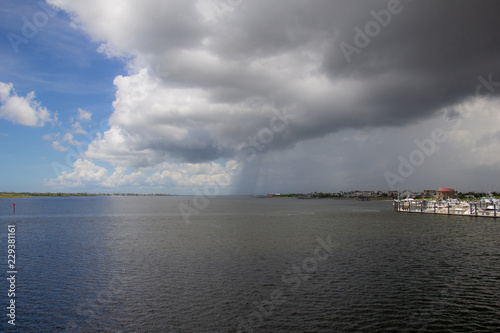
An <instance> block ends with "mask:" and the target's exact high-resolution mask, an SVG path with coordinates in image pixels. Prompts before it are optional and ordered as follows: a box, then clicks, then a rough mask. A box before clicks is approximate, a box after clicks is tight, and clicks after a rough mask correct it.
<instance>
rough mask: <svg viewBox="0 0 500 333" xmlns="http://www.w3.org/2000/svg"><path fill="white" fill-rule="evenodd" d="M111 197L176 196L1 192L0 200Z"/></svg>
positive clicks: (163, 195)
mask: <svg viewBox="0 0 500 333" xmlns="http://www.w3.org/2000/svg"><path fill="white" fill-rule="evenodd" d="M110 196H129V197H171V196H177V195H176V194H161V193H147V194H141V193H62V192H58V193H52V192H45V193H38V192H0V199H19V198H49V197H50V198H52V197H54V198H58V197H110Z"/></svg>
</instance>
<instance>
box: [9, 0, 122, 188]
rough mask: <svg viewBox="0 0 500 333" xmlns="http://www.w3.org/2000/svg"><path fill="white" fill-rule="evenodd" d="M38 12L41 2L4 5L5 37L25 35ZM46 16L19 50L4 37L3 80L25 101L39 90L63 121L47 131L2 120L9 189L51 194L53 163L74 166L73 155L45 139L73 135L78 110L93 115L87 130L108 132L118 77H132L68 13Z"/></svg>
mask: <svg viewBox="0 0 500 333" xmlns="http://www.w3.org/2000/svg"><path fill="white" fill-rule="evenodd" d="M37 12H43V13H45V12H44V11H43V8H42V7H41V6H40V5H39V4H37V3H36V2H35V1H17V0H16V1H4V2H3V3H2V8H1V9H0V15H1V19H0V22H1V23H0V24H1V25H0V34H1V35H2V36H4V37H7V36H8V34H9V33H14V34H16V35H17V36H20V37H23V36H24V35H23V30H22V28H23V25H24V21H23V17H25V18H28V19H31V20H32V18H33V15H34V14H35V13H37ZM45 17H49V19H48V22H47V24H46V25H43V26H41V27H40V28H38V32H37V33H36V34H35V35H34V36H33V37H32V38H29V39H27V40H28V42H27V43H21V44H19V45H15V46H13V44H12V43H11V42H10V40H9V39H8V37H7V38H2V39H1V48H0V50H1V51H0V52H1V55H0V56H1V59H2V64H1V65H0V66H1V67H0V68H1V69H0V70H1V78H2V79H1V81H2V82H4V83H12V84H13V87H14V89H15V94H16V95H18V96H21V97H25V96H26V95H27V94H28V93H30V92H31V91H34V92H35V95H36V97H35V98H34V100H36V101H37V102H39V103H40V104H41V106H43V107H45V108H47V109H48V110H49V111H50V112H52V113H57V117H58V120H57V121H56V122H54V123H50V124H46V125H45V126H42V127H29V126H23V125H20V124H16V123H13V122H12V121H9V120H6V119H2V120H0V133H1V134H0V135H1V137H0V140H2V145H1V148H0V149H1V150H0V155H1V156H2V161H3V163H1V164H0V173H1V174H2V184H1V186H2V190H3V191H48V190H51V189H50V188H49V187H47V186H46V185H45V184H44V181H45V180H48V179H51V178H55V177H56V176H57V175H56V174H55V172H54V170H53V169H54V168H53V167H52V164H53V163H54V162H58V163H60V164H61V165H63V166H65V167H67V168H70V167H72V163H68V162H67V157H68V156H69V154H68V153H67V152H61V151H58V150H55V149H53V148H52V142H51V141H48V140H44V139H43V137H44V136H46V135H54V134H59V135H64V134H65V133H67V132H68V131H70V130H71V124H72V121H71V120H72V119H73V118H77V116H78V109H83V110H86V111H88V112H90V113H92V120H91V121H89V122H86V123H85V124H84V128H85V130H86V131H89V132H90V131H92V130H96V129H97V130H99V131H101V126H102V125H104V126H106V128H105V129H107V123H106V120H107V119H108V118H109V116H110V115H111V112H112V107H111V103H112V101H113V100H114V93H115V91H114V86H113V79H114V78H115V76H116V75H118V74H123V73H126V69H125V68H124V67H125V64H124V63H123V61H121V60H117V59H108V58H106V57H103V56H102V55H100V54H98V53H97V52H96V48H97V45H96V43H93V42H92V41H91V40H90V38H89V37H88V36H86V35H85V34H84V33H82V32H81V31H79V30H77V29H72V28H69V22H70V19H69V17H68V15H66V14H65V13H64V12H62V11H59V12H57V15H56V16H55V17H50V16H49V15H46V16H45ZM42 22H43V21H42ZM28 36H30V35H28ZM16 48H17V50H18V52H16ZM101 121H104V122H103V123H102V124H100V122H101ZM73 123H74V121H73ZM75 139H76V140H82V141H89V138H88V137H87V135H83V134H75ZM92 139H93V138H92ZM65 146H66V147H67V149H75V150H76V147H74V146H71V145H65Z"/></svg>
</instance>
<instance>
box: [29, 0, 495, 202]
mask: <svg viewBox="0 0 500 333" xmlns="http://www.w3.org/2000/svg"><path fill="white" fill-rule="evenodd" d="M49 2H50V3H51V4H53V5H56V6H58V7H59V8H60V9H62V10H64V11H66V12H68V13H70V14H71V15H72V18H73V24H74V28H76V29H81V30H83V31H85V32H86V33H87V34H88V35H89V36H90V37H91V38H92V40H94V41H95V42H96V43H97V44H98V45H100V46H99V48H98V50H99V52H101V53H102V54H103V56H107V57H119V58H122V59H123V60H124V61H125V62H127V65H128V68H129V74H128V75H126V76H118V77H116V78H115V81H114V84H115V86H116V90H117V91H116V100H115V101H114V103H113V108H114V112H113V114H112V116H111V118H110V119H109V124H110V126H111V128H110V129H109V130H108V131H106V132H105V133H104V134H103V135H102V136H100V137H98V138H97V139H96V140H94V141H93V142H92V143H91V144H90V145H89V146H88V148H87V150H86V151H85V153H84V155H83V157H84V158H85V159H89V160H93V161H101V162H109V163H110V164H111V165H113V166H114V167H117V168H122V169H119V170H123V168H133V169H134V170H139V169H141V168H152V169H154V170H156V171H157V172H158V174H162V172H163V171H162V170H164V168H167V169H168V168H171V167H169V166H172V165H174V164H175V165H177V166H176V168H178V166H179V165H183V164H182V163H187V164H185V165H189V166H192V165H196V164H199V163H202V164H200V165H210V164H206V163H210V162H214V161H219V162H220V161H224V162H221V163H222V165H224V163H227V162H230V164H229V165H230V167H228V168H230V169H231V170H233V171H234V166H235V163H236V162H233V161H232V160H238V161H239V163H240V167H241V168H242V170H243V172H242V178H241V179H240V188H245V189H246V190H245V191H247V192H248V191H249V192H252V191H265V190H270V191H271V190H273V189H275V190H277V191H284V190H286V189H289V190H291V191H293V190H300V189H310V190H314V189H312V188H311V187H312V185H311V184H327V185H328V186H329V188H331V190H338V188H332V187H334V185H335V184H339V186H349V184H351V185H352V186H357V187H359V186H360V184H361V183H363V184H366V186H371V187H372V188H373V187H382V189H387V187H388V183H387V179H386V178H387V177H385V178H384V174H385V173H386V172H387V171H388V170H389V171H391V172H392V173H393V174H395V175H397V176H399V177H400V178H398V179H399V183H401V185H402V184H403V182H402V181H401V178H403V179H404V180H407V179H409V178H410V176H405V175H401V172H399V173H398V171H397V167H398V163H400V161H399V160H398V155H400V154H402V155H404V157H405V158H408V154H410V152H411V151H412V149H415V146H414V140H415V139H417V138H418V139H420V140H423V139H425V138H428V137H432V134H431V133H432V130H433V129H434V128H436V127H439V126H440V128H441V127H442V128H443V129H444V130H446V131H447V133H448V135H447V136H446V140H444V141H446V144H448V145H450V146H449V147H448V148H447V151H441V152H440V154H441V155H440V156H441V159H440V163H441V164H439V163H437V161H435V160H433V158H434V159H435V156H437V155H438V154H434V152H433V153H432V154H428V155H426V156H425V158H426V159H427V162H426V163H425V164H426V166H425V168H424V167H422V168H420V169H419V170H420V171H418V170H417V171H418V172H417V171H416V172H417V173H416V174H418V173H419V172H420V173H422V172H423V171H422V170H429V171H430V170H432V168H431V167H430V166H431V165H432V166H436V167H438V168H440V167H441V168H443V166H449V165H450V162H451V160H450V159H453V156H450V155H449V152H450V151H456V152H457V154H458V156H460V158H464V159H467V161H468V160H469V159H468V158H467V156H474V157H475V162H470V163H472V164H478V165H464V168H466V169H467V168H468V170H472V168H483V169H485V172H486V171H487V172H486V173H485V174H487V175H493V174H494V172H497V171H498V168H499V162H500V161H498V158H497V157H494V156H495V155H498V153H499V151H498V149H497V148H496V143H497V142H498V138H499V134H498V133H500V132H499V130H500V128H499V127H500V126H498V124H499V122H498V116H497V115H496V113H495V112H491V110H492V109H494V106H496V105H497V102H496V99H497V96H498V94H499V91H500V90H499V89H498V88H499V87H500V83H496V82H500V43H498V40H497V33H498V31H500V20H498V12H499V10H500V4H499V3H498V1H450V0H449V1H410V0H401V1H400V2H399V1H363V2H362V1H290V0H286V1H284V0H283V1H280V0H273V1H255V0H252V1H250V0H240V1H210V0H199V1H186V0H179V1H153V0H146V1H135V0H120V1H101V0H85V1H83V0H71V1H70V0H50V1H49ZM443 115H445V116H444V118H443ZM478 115H480V116H481V117H480V119H483V122H478V120H477V119H476V117H477V116H478ZM464 117H468V119H474V122H472V121H471V122H464V123H460V124H458V123H450V121H451V120H453V119H459V120H460V119H461V118H464ZM471 117H472V118H471ZM484 117H487V118H484ZM39 118H40V117H39ZM40 119H42V118H40ZM443 119H446V120H447V121H448V122H447V123H446V122H445V123H443V122H442V121H443ZM485 119H486V120H485ZM32 121H33V122H35V120H34V119H33V120H32ZM39 121H40V120H39ZM440 122H441V123H440ZM422 124H425V126H426V127H415V126H423V125H422ZM457 124H458V125H457ZM412 126H413V127H412ZM485 126H486V129H485V130H483V129H484V128H485ZM406 129H408V130H406ZM412 131H413V133H412ZM410 133H412V134H410ZM480 133H481V136H482V137H483V139H481V140H479V139H478V136H479V134H480ZM396 135H398V136H396ZM405 135H408V137H407V138H405ZM397 141H401V142H402V143H401V145H399V144H398V143H397ZM444 141H443V142H442V143H444ZM353 145H354V146H353ZM464 145H465V146H464ZM488 147H489V148H488ZM462 148H463V149H462ZM436 149H437V148H436ZM485 149H486V151H485ZM488 149H489V150H488ZM388 150H389V151H390V153H388V152H387V151H388ZM430 155H433V156H430ZM304 159H307V161H308V162H307V163H308V164H306V163H305V162H304ZM82 161H83V160H82ZM82 161H80V162H79V167H82V166H84V165H85V163H87V162H88V161H87V160H85V161H87V162H85V163H83V162H82ZM309 161H314V164H315V166H314V167H313V170H316V169H317V171H315V172H317V173H318V174H320V175H322V177H324V176H325V175H330V176H331V177H332V178H331V179H333V180H328V181H326V182H322V181H321V179H316V180H314V179H311V180H310V181H307V180H305V179H304V177H302V175H304V172H303V171H300V170H298V171H297V170H296V172H292V171H291V170H290V168H288V167H287V166H289V165H290V163H293V164H294V165H295V166H297V167H299V169H300V168H311V166H310V165H311V163H312V162H309ZM88 163H91V162H88ZM171 163H174V164H171ZM203 163H204V164H203ZM419 163H420V162H419ZM436 163H437V164H436ZM421 164H423V163H421ZM301 165H302V166H301ZM360 166H363V167H360ZM367 166H368V167H367ZM419 166H420V165H419ZM162 168H163V169H162ZM277 169H278V170H284V172H279V173H278V174H275V170H277ZM348 171H350V172H348ZM96 172H100V173H99V177H105V175H104V171H103V170H101V169H99V170H97V171H96ZM209 173H210V172H209ZM263 173H264V174H265V175H263ZM450 173H451V171H449V173H448V174H450ZM136 175H137V174H136ZM411 176H413V174H412V175H411ZM421 176H422V177H425V175H421ZM427 176H428V178H427V179H431V180H433V181H435V182H440V181H441V182H442V181H443V180H447V181H448V179H446V178H441V179H439V177H437V179H433V178H434V177H435V175H434V176H433V175H427ZM455 176H456V178H450V179H449V181H450V182H453V180H455V181H456V180H458V179H460V178H461V177H460V175H459V173H457V174H456V175H455ZM65 177H66V178H71V175H69V174H66V175H65ZM307 177H309V178H310V177H312V176H311V175H310V174H309V173H308V176H307ZM307 177H306V178H307ZM356 177H357V178H358V179H363V182H360V181H352V182H349V181H348V179H351V178H353V179H355V178H356ZM365 177H367V178H368V179H364V178H365ZM374 177H376V178H377V179H376V180H374ZM266 178H267V179H270V178H272V179H274V180H277V179H278V180H279V181H276V182H275V185H274V187H273V188H269V187H266V186H264V184H265V183H268V184H269V181H264V179H266ZM462 178H463V177H462ZM103 179H104V178H103ZM149 179H150V180H151V178H149ZM298 179H299V180H298ZM59 180H60V181H62V178H61V179H59ZM257 180H258V181H257ZM107 181H109V179H108V180H107ZM53 182H56V183H57V180H53ZM258 182H261V183H262V184H263V185H262V186H258V185H256V184H257V183H258ZM291 182H295V184H297V186H296V187H293V186H289V185H286V184H290V183H291ZM297 182H298V183H297ZM301 182H304V184H301ZM251 184H253V185H251ZM393 184H395V183H394V182H393ZM410 184H411V183H410ZM414 184H418V182H415V183H414ZM428 184H431V182H429V183H428ZM389 185H390V184H389ZM406 185H408V183H406V184H405V185H402V186H406ZM439 185H442V184H441V183H440V184H438V185H436V186H435V187H438V186H439ZM460 185H461V186H464V187H467V186H471V185H470V184H466V183H460ZM252 186H253V187H252ZM384 186H385V188H384ZM449 186H453V184H449ZM318 190H328V189H327V188H322V189H318Z"/></svg>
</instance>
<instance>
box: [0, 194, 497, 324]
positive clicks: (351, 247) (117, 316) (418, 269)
mask: <svg viewBox="0 0 500 333" xmlns="http://www.w3.org/2000/svg"><path fill="white" fill-rule="evenodd" d="M194 199H195V198H194V197H183V196H181V197H80V198H33V199H15V200H6V199H1V200H0V223H1V227H0V228H1V230H0V252H3V253H4V254H3V255H1V256H0V257H1V258H4V259H2V260H1V262H0V264H1V266H0V269H1V271H0V272H1V274H2V275H3V276H4V278H2V279H3V281H4V283H3V284H0V289H3V291H2V290H0V294H1V295H2V296H1V298H0V301H1V302H2V306H1V308H2V309H4V310H2V311H3V312H4V314H2V316H1V318H3V319H2V323H1V325H2V326H1V327H2V329H3V330H4V331H11V332H238V331H240V332H436V331H439V332H468V331H474V332H493V331H499V330H500V297H499V295H500V219H499V220H496V219H489V218H474V217H461V216H441V215H427V214H425V215H420V214H405V213H396V212H394V211H393V209H392V205H391V203H390V202H381V201H370V202H359V201H349V200H329V199H324V200H295V199H257V198H251V197H216V198H212V199H209V201H208V202H201V201H194V202H193V200H194ZM188 200H190V202H189V203H188ZM13 201H15V203H16V214H15V215H13V213H12V202H13ZM195 204H196V206H197V207H198V208H202V209H196V207H195ZM205 205H206V207H204V206H205ZM189 214H191V216H189V218H188V219H186V217H187V215H189ZM9 224H10V225H12V224H14V225H15V226H16V270H17V274H16V291H15V294H16V295H15V304H16V317H15V319H16V320H15V323H16V326H12V325H10V324H8V322H7V321H8V320H9V317H8V316H7V313H8V310H7V309H6V307H7V306H8V305H9V301H10V299H11V298H9V297H7V293H8V289H9V282H8V281H7V280H6V278H7V277H8V274H7V271H8V270H9V269H8V267H7V231H8V230H7V225H9Z"/></svg>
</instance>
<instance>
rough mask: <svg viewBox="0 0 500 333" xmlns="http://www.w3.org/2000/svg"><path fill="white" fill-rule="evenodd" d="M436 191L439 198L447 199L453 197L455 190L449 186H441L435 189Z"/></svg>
mask: <svg viewBox="0 0 500 333" xmlns="http://www.w3.org/2000/svg"><path fill="white" fill-rule="evenodd" d="M436 193H437V197H438V198H439V199H448V198H454V197H455V190H454V189H452V188H449V187H441V188H440V189H439V190H437V191H436Z"/></svg>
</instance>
